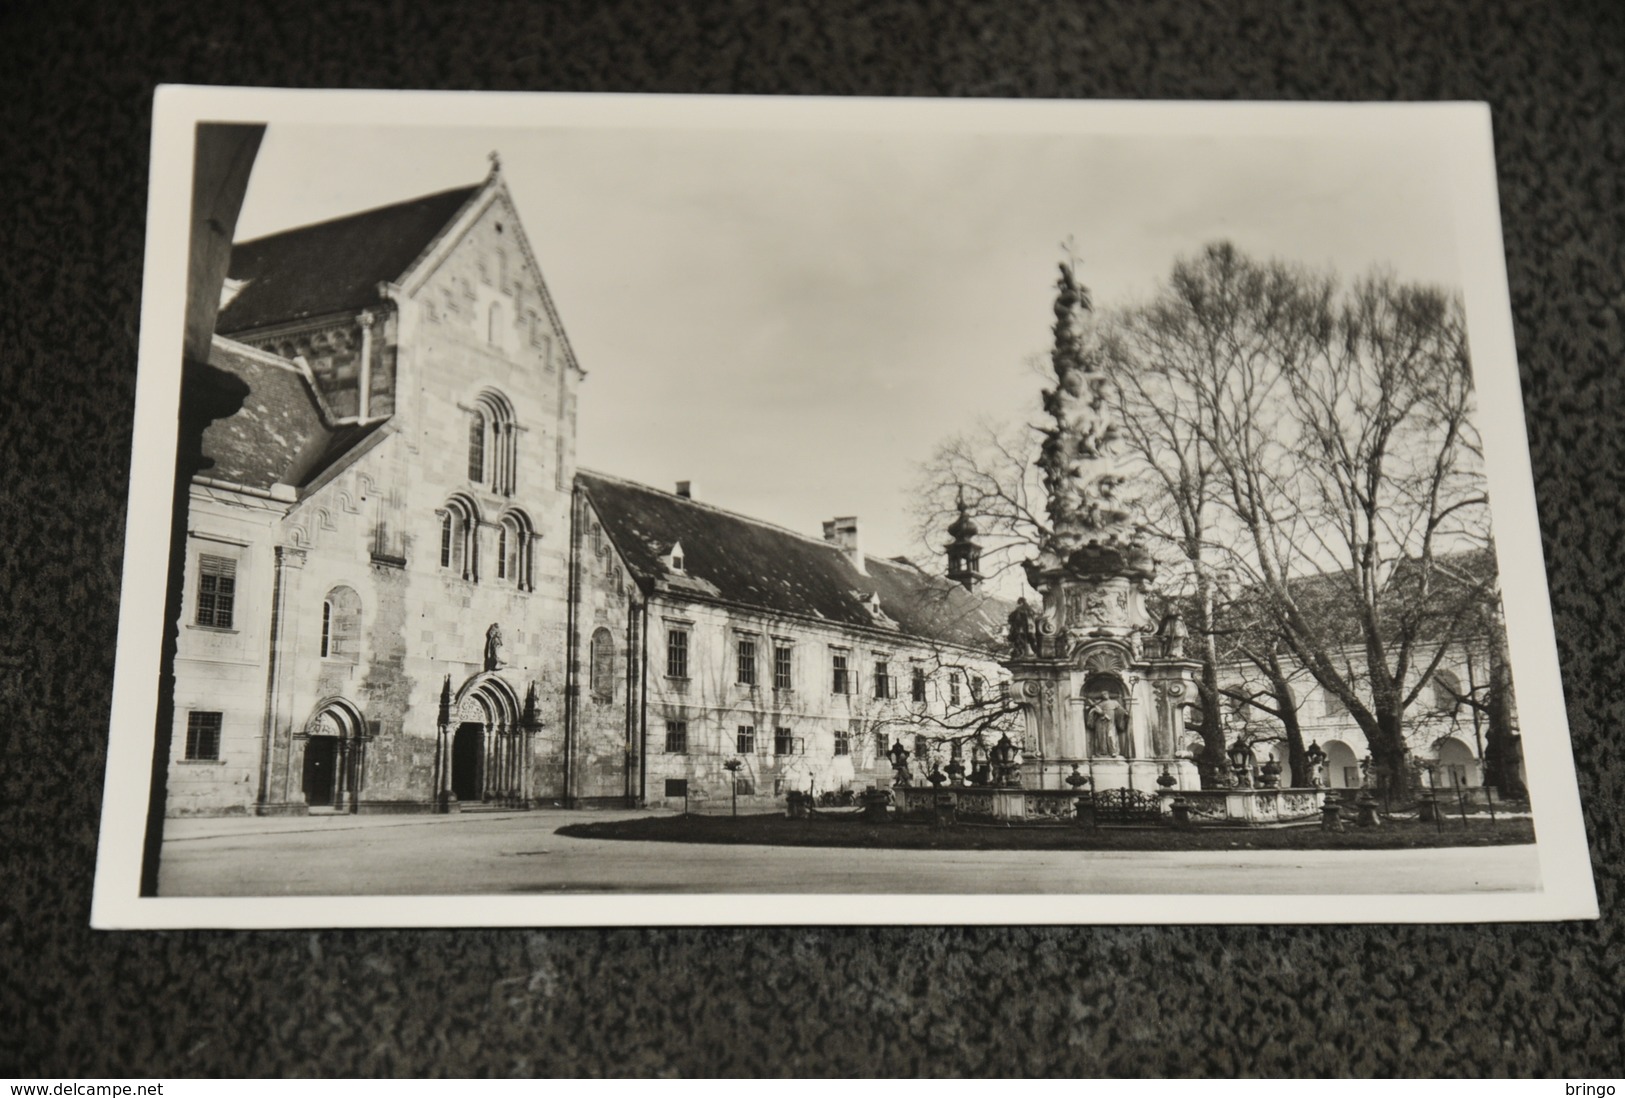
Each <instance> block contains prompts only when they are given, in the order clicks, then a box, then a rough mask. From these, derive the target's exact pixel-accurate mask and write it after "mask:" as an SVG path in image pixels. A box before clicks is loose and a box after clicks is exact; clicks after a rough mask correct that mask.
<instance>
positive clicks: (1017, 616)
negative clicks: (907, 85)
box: [1009, 598, 1038, 656]
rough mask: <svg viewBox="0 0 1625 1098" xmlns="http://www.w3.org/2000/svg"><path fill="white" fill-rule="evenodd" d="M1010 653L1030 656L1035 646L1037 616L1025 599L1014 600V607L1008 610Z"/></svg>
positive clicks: (1036, 639) (1036, 640)
mask: <svg viewBox="0 0 1625 1098" xmlns="http://www.w3.org/2000/svg"><path fill="white" fill-rule="evenodd" d="M1009 624H1010V654H1011V655H1013V656H1030V655H1032V654H1033V652H1034V651H1035V649H1036V647H1037V642H1038V629H1037V625H1038V616H1037V615H1036V614H1034V613H1033V609H1032V607H1031V606H1028V605H1027V600H1026V599H1024V598H1020V599H1017V600H1016V608H1015V609H1014V610H1012V611H1010V619H1009Z"/></svg>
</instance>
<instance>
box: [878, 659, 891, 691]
mask: <svg viewBox="0 0 1625 1098" xmlns="http://www.w3.org/2000/svg"><path fill="white" fill-rule="evenodd" d="M891 696H892V688H891V664H889V663H887V662H886V661H885V660H876V661H875V697H877V698H889V697H891Z"/></svg>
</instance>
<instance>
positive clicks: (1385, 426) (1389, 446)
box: [921, 244, 1510, 785]
mask: <svg viewBox="0 0 1625 1098" xmlns="http://www.w3.org/2000/svg"><path fill="white" fill-rule="evenodd" d="M1086 311H1087V310H1086V309H1084V310H1082V311H1081V312H1086ZM1081 312H1080V325H1081V321H1083V320H1087V319H1088V318H1084V317H1081ZM1082 330H1083V331H1084V332H1085V333H1086V338H1087V342H1086V349H1087V350H1088V352H1089V353H1091V354H1095V355H1098V361H1100V362H1101V363H1102V365H1103V367H1104V368H1105V369H1106V370H1107V371H1108V373H1109V374H1110V375H1111V377H1112V379H1113V381H1114V383H1115V386H1114V393H1113V397H1112V399H1113V401H1114V410H1115V412H1116V416H1115V418H1116V420H1117V423H1116V427H1117V431H1118V434H1117V439H1118V444H1119V445H1120V446H1121V447H1122V448H1123V449H1124V450H1125V451H1126V453H1127V456H1128V457H1129V458H1130V459H1131V460H1132V461H1133V463H1134V466H1135V472H1136V475H1137V480H1138V481H1140V488H1141V493H1140V495H1141V509H1142V516H1141V518H1142V521H1143V523H1144V526H1143V528H1142V532H1143V533H1144V534H1145V535H1146V536H1148V537H1150V538H1152V539H1154V540H1155V541H1156V542H1158V543H1160V544H1161V545H1163V546H1164V547H1166V548H1168V549H1170V550H1171V551H1170V552H1166V553H1159V554H1158V556H1159V559H1160V560H1162V561H1163V563H1164V564H1171V565H1172V567H1171V568H1169V569H1168V570H1167V571H1165V574H1164V581H1163V582H1164V590H1165V592H1166V593H1168V594H1169V595H1170V596H1171V597H1173V598H1174V599H1175V600H1176V601H1177V602H1178V604H1179V605H1180V606H1181V608H1182V609H1185V610H1186V611H1187V612H1188V617H1189V619H1190V620H1189V621H1188V624H1190V625H1191V627H1192V631H1193V633H1194V634H1195V635H1196V637H1197V638H1198V643H1199V645H1200V651H1199V655H1200V658H1201V662H1202V664H1203V670H1202V689H1201V698H1200V702H1201V707H1202V713H1203V718H1202V721H1201V732H1202V736H1203V751H1202V752H1201V757H1200V758H1199V760H1198V761H1199V763H1200V764H1201V766H1202V770H1203V777H1204V783H1205V784H1212V783H1215V782H1217V781H1219V780H1221V779H1220V777H1219V775H1222V774H1223V772H1224V769H1225V765H1224V764H1225V759H1224V751H1225V743H1224V730H1223V729H1224V721H1223V719H1222V718H1223V705H1222V702H1223V698H1224V697H1225V691H1224V689H1223V688H1222V687H1221V685H1220V682H1219V677H1220V675H1219V670H1220V668H1221V667H1222V666H1223V664H1222V663H1221V653H1220V645H1221V643H1224V641H1223V637H1224V633H1225V631H1226V629H1238V628H1239V634H1238V636H1240V637H1241V638H1242V640H1244V642H1245V643H1239V642H1238V643H1234V644H1232V645H1231V649H1230V651H1228V652H1226V653H1225V656H1231V655H1235V654H1239V655H1241V656H1242V657H1243V658H1245V659H1247V660H1248V661H1250V662H1251V663H1252V664H1253V666H1254V667H1256V668H1257V670H1258V672H1259V674H1260V676H1261V677H1262V679H1263V680H1264V681H1265V682H1266V683H1268V684H1269V690H1267V691H1264V692H1262V693H1258V694H1257V696H1256V697H1252V696H1250V697H1249V698H1248V699H1246V700H1247V701H1248V704H1250V705H1254V706H1255V707H1257V708H1261V709H1264V710H1265V711H1266V712H1269V711H1273V715H1274V716H1275V717H1276V718H1277V719H1279V720H1280V721H1281V723H1282V727H1283V734H1284V736H1285V738H1286V739H1287V742H1288V744H1289V753H1290V755H1291V758H1292V769H1293V778H1294V780H1295V781H1297V780H1302V779H1303V778H1304V777H1305V776H1306V773H1307V760H1306V758H1305V757H1303V756H1302V751H1303V748H1302V736H1301V733H1300V734H1298V735H1296V736H1294V735H1293V734H1292V731H1291V730H1292V729H1293V728H1294V727H1295V725H1296V705H1295V702H1294V701H1292V698H1293V690H1292V688H1291V684H1292V681H1293V680H1295V679H1300V678H1301V677H1302V673H1303V672H1304V671H1307V673H1308V675H1309V676H1312V678H1313V679H1314V681H1316V682H1317V683H1319V684H1320V686H1321V687H1322V688H1323V689H1324V690H1325V691H1326V692H1327V693H1328V694H1330V695H1331V696H1332V697H1335V698H1336V699H1337V700H1338V701H1339V702H1341V703H1342V705H1343V706H1344V707H1345V708H1347V710H1348V712H1349V713H1350V714H1351V716H1352V717H1353V719H1354V720H1355V721H1356V722H1357V723H1358V724H1359V726H1360V728H1361V730H1362V731H1363V732H1364V734H1365V736H1366V739H1367V742H1368V743H1369V744H1370V746H1371V752H1372V756H1373V762H1374V764H1375V771H1376V775H1377V778H1378V781H1379V782H1381V783H1383V784H1385V785H1386V784H1389V783H1393V782H1403V781H1404V779H1405V776H1406V775H1407V774H1408V765H1407V763H1408V752H1409V747H1408V744H1407V742H1406V737H1405V719H1404V718H1405V712H1406V710H1407V708H1408V707H1409V706H1410V705H1411V704H1412V703H1413V702H1415V700H1416V699H1417V697H1418V696H1419V695H1420V694H1421V693H1422V691H1423V690H1424V689H1426V687H1427V686H1428V684H1429V681H1430V679H1431V677H1432V675H1433V673H1434V672H1435V670H1436V669H1437V668H1438V666H1439V663H1440V661H1441V660H1442V659H1443V658H1444V657H1445V654H1446V652H1447V651H1448V650H1449V648H1450V646H1451V645H1452V644H1453V643H1455V644H1459V643H1462V642H1465V641H1466V640H1468V639H1469V638H1470V637H1473V636H1475V635H1480V633H1481V630H1482V628H1483V625H1484V621H1485V613H1486V610H1485V608H1486V607H1496V608H1498V605H1499V600H1498V598H1497V597H1496V593H1495V590H1494V583H1495V577H1494V569H1493V566H1492V567H1490V568H1488V569H1487V570H1482V569H1481V570H1477V571H1475V572H1474V573H1473V574H1472V575H1466V574H1464V573H1462V572H1461V570H1460V569H1458V568H1456V567H1455V563H1454V562H1457V561H1459V560H1460V559H1461V557H1462V554H1463V553H1464V552H1465V551H1468V550H1472V549H1474V548H1478V547H1482V546H1484V545H1486V544H1487V540H1488V505H1487V499H1486V495H1485V489H1484V481H1483V474H1482V460H1481V459H1482V454H1481V446H1480V442H1479V439H1478V436H1477V433H1476V431H1475V428H1474V426H1473V421H1472V411H1473V398H1472V374H1471V368H1470V364H1469V360H1468V354H1467V344H1466V332H1465V321H1464V317H1463V310H1462V304H1461V301H1460V299H1459V297H1458V296H1456V295H1453V294H1450V293H1447V292H1444V291H1441V290H1438V289H1433V288H1428V287H1418V286H1411V285H1405V284H1402V283H1400V282H1398V281H1397V280H1396V279H1394V278H1393V277H1392V276H1391V275H1387V274H1382V273H1379V274H1375V275H1371V276H1368V277H1366V278H1364V279H1362V280H1360V281H1358V282H1356V283H1354V284H1353V285H1352V286H1349V287H1347V288H1340V287H1339V286H1338V284H1337V282H1336V281H1335V280H1334V279H1333V278H1332V277H1331V276H1330V275H1326V274H1320V273H1316V272H1312V271H1308V270H1304V269H1302V268H1296V267H1291V266H1288V265H1285V264H1281V263H1274V262H1271V263H1264V262H1259V261H1256V260H1253V259H1251V258H1249V257H1247V256H1245V255H1243V254H1241V253H1240V252H1238V251H1237V250H1236V249H1235V248H1234V247H1233V246H1231V245H1229V244H1215V245H1211V246H1209V247H1208V248H1207V249H1205V250H1204V251H1203V252H1202V253H1201V254H1200V255H1198V256H1195V257H1193V258H1189V259H1184V260H1181V261H1179V262H1178V263H1177V264H1176V265H1175V267H1174V270H1173V272H1172V275H1171V277H1170V279H1169V280H1168V282H1167V283H1166V284H1165V285H1163V286H1162V287H1160V288H1159V290H1158V292H1157V293H1156V294H1155V296H1154V297H1153V299H1152V300H1151V301H1149V302H1148V303H1146V304H1145V305H1143V306H1140V307H1138V308H1134V309H1130V310H1125V311H1122V312H1120V313H1119V314H1117V315H1115V316H1113V317H1112V318H1110V322H1109V324H1107V325H1106V326H1105V327H1104V329H1102V328H1098V327H1097V328H1082ZM1039 437H1040V436H1039V432H1038V429H1037V428H1035V427H1024V428H1019V429H1004V430H994V429H987V428H984V431H983V433H982V434H980V435H976V436H969V437H961V438H958V439H954V440H951V441H950V442H949V443H948V444H946V445H945V446H944V447H943V448H942V449H941V450H940V451H939V452H938V454H937V455H936V457H935V459H934V460H933V461H932V462H931V463H929V464H928V465H927V467H926V469H925V471H924V482H925V485H926V487H927V489H928V490H927V491H925V492H922V494H921V497H922V499H924V500H925V501H926V502H925V504H924V505H923V506H922V511H921V513H922V517H923V516H924V515H926V514H930V515H931V516H932V517H933V518H934V519H940V516H942V515H945V514H946V513H947V506H948V498H949V494H950V493H952V492H953V491H955V490H956V489H957V487H958V486H960V485H964V486H965V490H966V497H967V501H968V502H969V503H970V504H971V506H972V513H973V514H975V515H976V516H977V518H978V520H979V521H982V522H984V524H985V530H986V532H987V533H988V535H989V536H990V538H991V539H993V540H994V541H995V543H996V550H997V552H998V553H1000V554H1002V557H1003V560H1002V567H1004V568H1007V567H1008V566H1009V564H1011V563H1015V561H1016V560H1017V559H1018V558H1019V556H1021V555H1022V554H1023V552H1030V551H1031V550H1032V549H1034V548H1035V547H1039V546H1042V545H1043V544H1044V543H1045V537H1046V535H1047V534H1048V532H1049V531H1048V527H1047V525H1046V521H1045V510H1044V506H1045V504H1046V502H1047V501H1046V498H1045V493H1044V489H1043V484H1042V482H1041V481H1039V480H1038V479H1037V477H1036V476H1035V471H1034V467H1035V465H1036V464H1038V463H1037V461H1036V457H1037V455H1038V449H1039V445H1038V439H1039ZM937 528H938V529H940V526H938V527H937ZM1485 559H1489V560H1493V557H1492V555H1486V557H1485ZM1226 590H1228V591H1230V592H1235V593H1237V596H1236V597H1238V598H1239V597H1241V596H1242V595H1244V596H1245V613H1244V614H1243V620H1244V621H1245V627H1244V628H1242V627H1239V626H1238V625H1237V624H1236V622H1231V623H1230V625H1228V626H1227V625H1226V624H1225V623H1223V622H1221V621H1220V615H1221V611H1223V610H1224V609H1225V607H1224V605H1223V601H1224V596H1223V594H1222V592H1224V591H1226ZM1232 609H1237V608H1232ZM1497 612H1498V609H1497ZM1500 666H1503V667H1504V666H1505V663H1504V661H1502V663H1501V664H1500ZM1508 685H1509V683H1508ZM1249 693H1252V692H1249ZM1266 695H1268V697H1266ZM1499 696H1500V697H1501V698H1506V699H1510V690H1509V689H1508V690H1504V691H1501V692H1500V695H1499ZM1485 704H1488V694H1486V701H1485ZM1497 704H1499V703H1497ZM1502 724H1503V726H1504V725H1505V724H1506V721H1504V720H1503V721H1502ZM1500 739H1501V741H1506V737H1505V736H1502V737H1501V738H1500ZM1507 742H1510V741H1507Z"/></svg>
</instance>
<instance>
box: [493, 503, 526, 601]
mask: <svg viewBox="0 0 1625 1098" xmlns="http://www.w3.org/2000/svg"><path fill="white" fill-rule="evenodd" d="M534 538H535V531H534V528H533V527H532V526H531V523H530V519H528V518H527V517H525V515H524V514H523V513H522V512H519V511H510V512H508V513H507V514H506V515H503V516H502V521H501V522H500V523H499V524H498V525H497V579H499V580H506V581H507V582H509V583H511V584H513V585H514V586H515V587H517V588H519V589H520V590H521V591H529V590H532V589H533V587H534V585H533V584H532V582H531V543H532V542H533V540H534Z"/></svg>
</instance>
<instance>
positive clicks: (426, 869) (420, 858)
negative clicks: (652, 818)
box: [159, 810, 1540, 896]
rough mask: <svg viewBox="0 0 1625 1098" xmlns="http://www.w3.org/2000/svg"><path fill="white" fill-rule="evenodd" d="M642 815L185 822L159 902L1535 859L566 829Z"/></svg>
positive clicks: (1225, 872)
mask: <svg viewBox="0 0 1625 1098" xmlns="http://www.w3.org/2000/svg"><path fill="white" fill-rule="evenodd" d="M652 814H654V813H650V812H647V811H590V812H589V811H560V810H549V811H537V812H514V813H477V814H475V813H470V814H468V815H453V816H329V817H320V816H312V817H295V818H284V819H254V818H235V819H180V820H170V821H169V822H168V827H167V828H166V830H165V836H164V846H163V856H162V862H161V870H160V876H159V894H160V895H162V896H369V895H447V894H452V895H492V894H504V893H506V894H515V893H519V894H524V893H592V892H689V893H693V892H702V893H703V892H733V893H761V892H769V893H773V892H782V893H877V894H882V893H1006V894H1038V893H1050V894H1092V895H1113V894H1134V893H1163V894H1167V893H1176V894H1177V893H1240V894H1252V895H1277V894H1300V895H1301V894H1316V893H1319V894H1361V893H1366V894H1371V893H1386V894H1404V893H1431V894H1439V893H1462V892H1485V893H1494V892H1523V891H1530V890H1532V889H1535V888H1538V887H1539V881H1540V867H1539V863H1538V859H1537V855H1536V848H1535V847H1534V846H1532V845H1529V846H1484V847H1444V848H1438V849H1425V850H1318V851H1303V850H1240V849H1238V850H1235V851H1159V852H1150V853H1148V852H1134V851H1057V850H1043V851H1039V850H1032V851H1026V850H1020V851H981V850H942V851H936V850H867V849H852V848H839V849H837V848H828V847H785V846H771V847H770V846H720V845H717V846H713V845H702V844H688V843H648V842H625V841H620V840H609V839H576V838H569V837H566V836H563V835H560V834H557V829H558V828H560V827H562V826H564V825H566V824H571V823H577V822H581V821H587V820H593V821H603V820H614V819H627V818H634V817H639V816H648V815H652Z"/></svg>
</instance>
